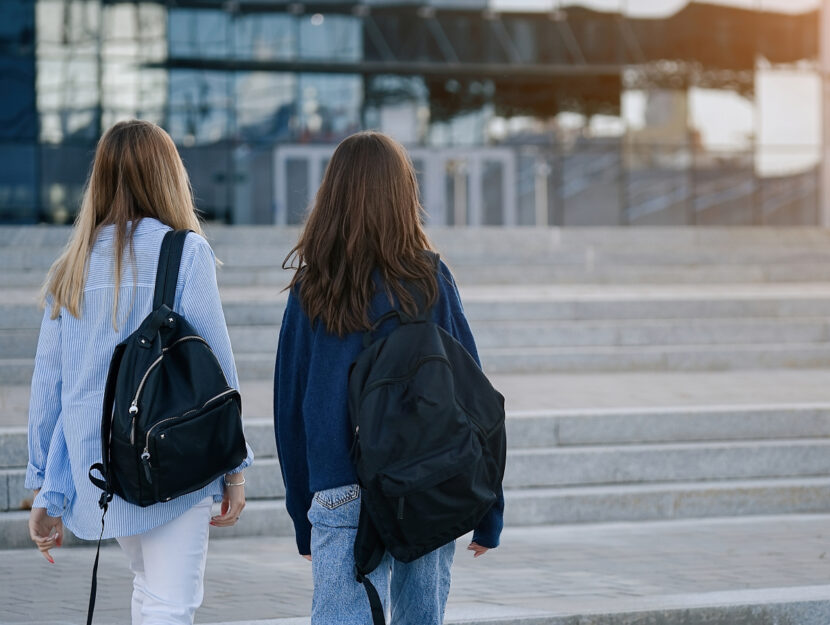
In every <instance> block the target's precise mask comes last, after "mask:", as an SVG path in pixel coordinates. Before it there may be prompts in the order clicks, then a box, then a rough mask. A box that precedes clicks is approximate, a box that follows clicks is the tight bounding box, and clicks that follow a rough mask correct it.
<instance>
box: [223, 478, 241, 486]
mask: <svg viewBox="0 0 830 625" xmlns="http://www.w3.org/2000/svg"><path fill="white" fill-rule="evenodd" d="M222 481H223V482H225V486H245V478H244V477H243V478H242V481H241V482H229V481H228V478H227V477H224V478H222Z"/></svg>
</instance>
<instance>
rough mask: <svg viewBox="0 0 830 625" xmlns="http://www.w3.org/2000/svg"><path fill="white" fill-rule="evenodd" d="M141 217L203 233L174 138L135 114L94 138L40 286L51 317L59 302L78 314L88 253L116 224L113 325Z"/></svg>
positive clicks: (54, 314) (53, 316)
mask: <svg viewBox="0 0 830 625" xmlns="http://www.w3.org/2000/svg"><path fill="white" fill-rule="evenodd" d="M144 217H154V218H155V219H158V220H159V221H161V222H162V223H164V224H166V225H168V226H171V227H172V228H175V229H190V230H193V231H194V232H198V233H199V234H202V227H201V225H200V224H199V219H198V217H197V216H196V209H195V207H194V206H193V194H192V192H191V189H190V181H189V179H188V177H187V171H186V170H185V168H184V164H183V163H182V160H181V158H180V157H179V153H178V152H177V151H176V146H175V144H174V143H173V140H172V139H171V138H170V135H168V134H167V133H166V132H164V130H162V129H161V128H159V127H158V126H156V125H155V124H153V123H150V122H146V121H140V120H135V119H134V120H130V121H124V122H119V123H117V124H115V126H113V127H112V128H110V129H109V130H108V131H107V132H106V133H104V136H103V137H101V140H100V141H99V142H98V148H97V149H96V151H95V160H94V161H93V164H92V171H91V173H90V176H89V180H88V182H87V186H86V190H85V191H84V198H83V202H82V204H81V210H80V212H79V213H78V217H77V219H76V220H75V228H74V231H73V233H72V237H71V238H70V240H69V243H68V244H67V246H66V249H65V250H64V251H63V253H62V254H61V256H60V257H59V258H58V260H56V261H55V264H54V265H52V269H51V270H50V271H49V276H48V278H47V280H46V283H45V284H44V286H43V298H44V301H45V300H46V297H47V296H51V298H52V303H51V306H52V318H53V319H54V318H55V317H57V316H58V314H59V313H60V310H61V307H65V308H66V309H67V310H68V311H69V313H70V314H71V315H73V316H75V317H80V314H81V302H82V298H83V291H84V285H85V284H86V273H87V261H88V260H89V254H90V252H91V251H92V247H93V246H94V245H95V239H96V237H97V236H98V232H99V231H100V230H101V228H103V227H104V226H106V225H109V224H114V225H115V247H114V261H115V303H114V305H113V311H112V323H113V327H117V318H118V294H119V289H118V285H119V284H120V283H121V265H122V256H123V254H124V249H125V248H127V247H129V250H130V256H131V257H132V255H133V233H134V232H135V228H136V226H137V225H138V223H139V222H140V221H141V219H143V218H144Z"/></svg>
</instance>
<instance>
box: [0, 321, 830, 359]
mask: <svg viewBox="0 0 830 625" xmlns="http://www.w3.org/2000/svg"><path fill="white" fill-rule="evenodd" d="M471 327H472V330H473V335H474V336H475V338H476V344H477V345H478V346H479V348H489V347H513V348H522V347H585V346H611V345H619V346H624V345H708V344H717V343H765V342H778V343H809V342H825V341H827V340H828V339H830V320H828V319H827V318H825V317H805V318H798V319H783V318H772V319H676V320H671V321H669V320H661V319H636V320H627V319H626V320H598V321H542V320H522V319H513V320H510V319H505V320H499V321H475V320H474V321H473V322H472V323H471ZM228 329H229V331H230V336H231V344H232V345H233V348H234V351H235V352H236V353H246V352H258V351H261V350H262V348H263V346H265V345H269V344H273V346H274V351H275V352H276V348H277V337H278V336H279V326H278V325H231V326H229V328H228ZM37 339H38V329H36V328H25V329H5V330H0V354H3V355H4V356H5V357H7V358H25V357H33V356H34V354H35V350H36V348H37Z"/></svg>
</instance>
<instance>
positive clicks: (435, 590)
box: [308, 484, 455, 625]
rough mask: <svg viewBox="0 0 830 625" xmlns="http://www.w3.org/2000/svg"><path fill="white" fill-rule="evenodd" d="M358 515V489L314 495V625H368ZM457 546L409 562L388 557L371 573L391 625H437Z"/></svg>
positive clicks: (311, 516)
mask: <svg viewBox="0 0 830 625" xmlns="http://www.w3.org/2000/svg"><path fill="white" fill-rule="evenodd" d="M359 516H360V487H359V486H357V485H356V484H353V485H351V486H340V487H338V488H331V489H329V490H324V491H319V492H317V493H315V495H314V499H313V501H312V503H311V508H310V509H309V511H308V519H309V521H311V558H312V560H311V568H312V576H313V579H314V597H313V599H312V603H311V623H312V625H371V623H372V617H371V613H370V611H369V599H368V598H367V596H366V590H365V589H364V587H363V585H362V584H359V583H358V582H357V581H356V580H355V571H354V552H353V548H354V538H355V534H356V533H357V521H358V518H359ZM454 555H455V542H451V543H449V544H447V545H444V546H443V547H441V548H439V549H436V550H435V551H433V552H432V553H428V554H427V555H425V556H423V557H421V558H418V559H417V560H415V561H413V562H409V563H403V562H399V561H398V560H395V559H394V558H393V557H392V556H391V555H390V554H389V553H387V554H386V555H385V556H384V558H383V560H382V561H381V563H380V566H378V568H377V569H375V570H374V571H373V572H372V573H371V574H370V575H369V579H370V580H371V581H372V584H374V586H375V588H377V591H378V594H379V595H380V598H381V601H382V602H383V607H384V611H385V613H386V617H387V620H388V619H389V618H390V616H391V621H390V623H391V625H441V624H442V623H443V622H444V607H445V606H446V604H447V595H448V594H449V591H450V567H451V566H452V560H453V556H454Z"/></svg>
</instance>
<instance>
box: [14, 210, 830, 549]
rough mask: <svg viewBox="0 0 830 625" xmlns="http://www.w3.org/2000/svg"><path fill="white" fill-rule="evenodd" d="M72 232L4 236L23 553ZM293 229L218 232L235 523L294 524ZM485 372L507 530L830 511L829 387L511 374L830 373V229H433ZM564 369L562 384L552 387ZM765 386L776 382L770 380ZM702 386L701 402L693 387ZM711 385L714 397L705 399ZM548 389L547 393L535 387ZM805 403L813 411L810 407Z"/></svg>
mask: <svg viewBox="0 0 830 625" xmlns="http://www.w3.org/2000/svg"><path fill="white" fill-rule="evenodd" d="M66 236H67V230H66V229H61V228H39V227H38V228H0V266H2V267H3V269H4V271H3V272H0V288H2V293H3V296H2V298H0V399H2V397H4V396H8V397H11V398H12V400H10V401H8V402H6V403H3V401H0V548H3V547H6V548H8V547H15V546H20V547H22V546H27V545H28V544H29V540H28V536H27V532H26V526H25V517H26V513H25V512H22V511H19V508H20V504H21V502H22V501H23V500H24V499H25V498H26V497H27V493H26V492H25V491H24V490H23V474H24V469H23V467H24V466H25V463H26V456H27V452H26V433H25V395H26V388H25V386H26V385H27V384H28V382H29V380H30V378H31V371H32V362H33V354H34V350H35V345H36V341H37V329H38V327H39V323H40V316H41V315H40V313H39V312H38V310H37V308H36V306H35V301H36V295H37V287H38V284H39V283H40V281H41V280H42V279H43V276H44V273H45V271H46V269H47V268H48V266H49V264H50V263H51V262H52V260H53V259H54V258H55V257H56V255H57V253H58V250H59V248H60V245H61V244H62V243H63V242H64V241H65V239H66ZM296 236H297V231H296V230H286V229H276V228H244V227H241V228H219V227H214V228H212V229H211V231H210V238H211V240H212V242H213V244H214V249H215V250H216V252H217V255H218V256H219V258H221V259H222V261H223V262H224V266H223V267H222V268H221V269H220V272H219V279H220V285H221V290H222V296H223V301H224V305H225V314H226V318H227V322H228V325H229V329H230V333H231V338H232V342H233V345H234V351H235V353H236V358H237V364H238V368H239V371H240V377H241V379H242V381H243V388H242V390H243V398H244V402H245V405H246V428H247V434H248V438H249V440H250V441H251V444H252V446H253V447H254V449H255V451H256V453H257V462H256V463H255V465H254V467H253V468H252V469H251V470H250V471H249V474H248V478H247V479H248V482H249V488H248V491H247V492H248V497H249V499H250V503H249V505H248V507H247V509H246V513H245V515H244V518H243V520H242V522H240V524H239V525H238V526H237V527H235V528H233V529H232V530H227V529H225V530H222V531H221V533H217V535H220V536H232V535H273V534H290V533H291V531H292V530H291V524H290V522H289V519H288V517H287V515H286V513H285V510H284V506H283V501H282V499H281V497H282V495H283V490H282V482H281V479H280V474H279V467H278V461H277V459H276V453H275V448H274V442H273V429H272V425H271V421H270V418H269V417H270V409H269V406H270V389H269V384H268V380H270V379H271V377H272V373H273V362H274V353H275V350H276V342H277V335H278V329H279V322H280V319H281V314H282V308H283V306H284V302H285V294H284V293H281V292H280V289H281V288H282V286H283V285H284V284H285V283H286V282H287V280H288V278H289V274H288V273H287V272H283V271H282V270H281V269H279V266H280V264H281V262H282V260H283V258H284V257H285V255H286V253H287V252H288V250H289V249H290V246H291V244H292V243H293V241H294V240H295V239H296ZM432 236H433V240H434V241H435V243H436V246H437V247H438V249H439V250H440V251H441V252H442V254H443V255H444V257H445V258H446V259H447V261H448V262H449V264H450V266H451V267H452V269H453V271H454V273H455V276H456V279H457V281H458V283H459V285H460V286H461V290H462V296H463V300H464V304H465V309H466V312H467V315H468V317H469V319H470V323H471V325H472V327H473V331H474V333H475V335H476V339H477V342H478V346H479V350H480V353H481V356H482V360H483V362H484V366H485V369H486V370H487V371H488V372H490V373H493V374H495V375H496V376H497V377H498V378H499V379H500V380H503V381H504V384H505V386H504V387H503V391H504V392H505V394H506V396H507V400H508V410H509V417H508V440H509V453H508V468H507V473H506V476H505V488H506V499H507V511H506V523H507V524H509V525H513V526H517V525H540V524H541V525H544V524H558V523H572V522H596V521H627V520H644V519H675V518H695V517H706V516H731V515H744V514H780V513H790V512H827V511H830V453H827V452H828V451H830V438H828V437H830V392H828V394H827V396H826V397H825V396H821V397H815V398H806V399H805V400H804V401H800V402H798V403H793V402H785V403H781V404H776V405H756V404H757V403H758V402H753V401H752V397H751V392H750V393H748V398H747V400H746V401H744V402H742V403H734V402H732V405H720V404H721V402H720V401H719V398H718V394H717V392H715V391H713V392H712V397H711V399H710V400H709V401H707V402H704V403H703V405H697V406H688V405H670V404H669V405H661V406H654V407H640V406H634V407H632V405H631V404H627V403H625V401H623V400H621V402H620V404H619V406H618V407H614V408H607V407H598V406H607V405H608V404H607V402H603V403H599V402H598V403H597V404H596V405H591V403H590V402H586V405H584V406H583V407H581V408H580V409H565V408H562V407H561V406H560V405H559V403H558V401H557V397H556V396H555V394H553V393H551V394H549V395H548V396H547V398H546V399H545V401H543V402H540V403H539V405H538V406H534V408H535V409H534V410H532V411H529V410H526V409H521V410H519V409H514V408H512V406H513V405H514V404H516V403H517V402H516V399H517V396H516V393H517V392H518V391H517V390H516V388H518V387H515V386H513V385H512V383H511V380H519V379H521V378H522V377H523V376H524V375H525V374H529V373H532V374H535V375H539V374H547V375H548V376H553V377H556V376H565V375H570V374H573V373H575V372H579V373H581V374H584V375H595V376H597V380H601V379H608V378H609V376H611V377H613V376H617V375H618V374H620V373H622V372H632V371H644V372H653V375H654V380H655V382H654V383H655V384H656V385H659V384H660V379H661V378H660V376H661V375H664V374H666V373H667V372H677V371H680V372H688V373H689V375H690V379H691V378H692V377H693V376H694V375H695V374H696V373H699V372H711V371H719V372H722V373H721V374H720V375H722V376H724V377H725V378H727V379H728V377H729V376H730V375H734V374H736V373H737V372H741V373H744V372H746V371H748V370H767V371H768V372H770V374H772V375H773V379H774V371H776V370H783V369H794V368H795V369H797V368H824V367H829V366H830V315H828V313H830V233H828V232H823V231H818V230H751V229H723V230H703V229H700V230H691V229H690V230H674V229H661V230H648V229H641V230H634V229H632V230H602V229H598V230H566V231H562V230H534V229H527V230H523V229H514V230H511V229H508V230H496V229H493V230H490V229H480V230H451V229H447V230H438V231H434V232H433V233H432ZM552 379H553V378H552ZM765 379H767V380H768V379H770V376H769V375H767V376H766V377H765ZM695 392H697V393H700V392H701V391H700V389H697V390H696V391H695ZM703 392H705V391H703ZM542 394H544V393H542ZM808 401H810V402H811V403H806V402H808Z"/></svg>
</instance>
